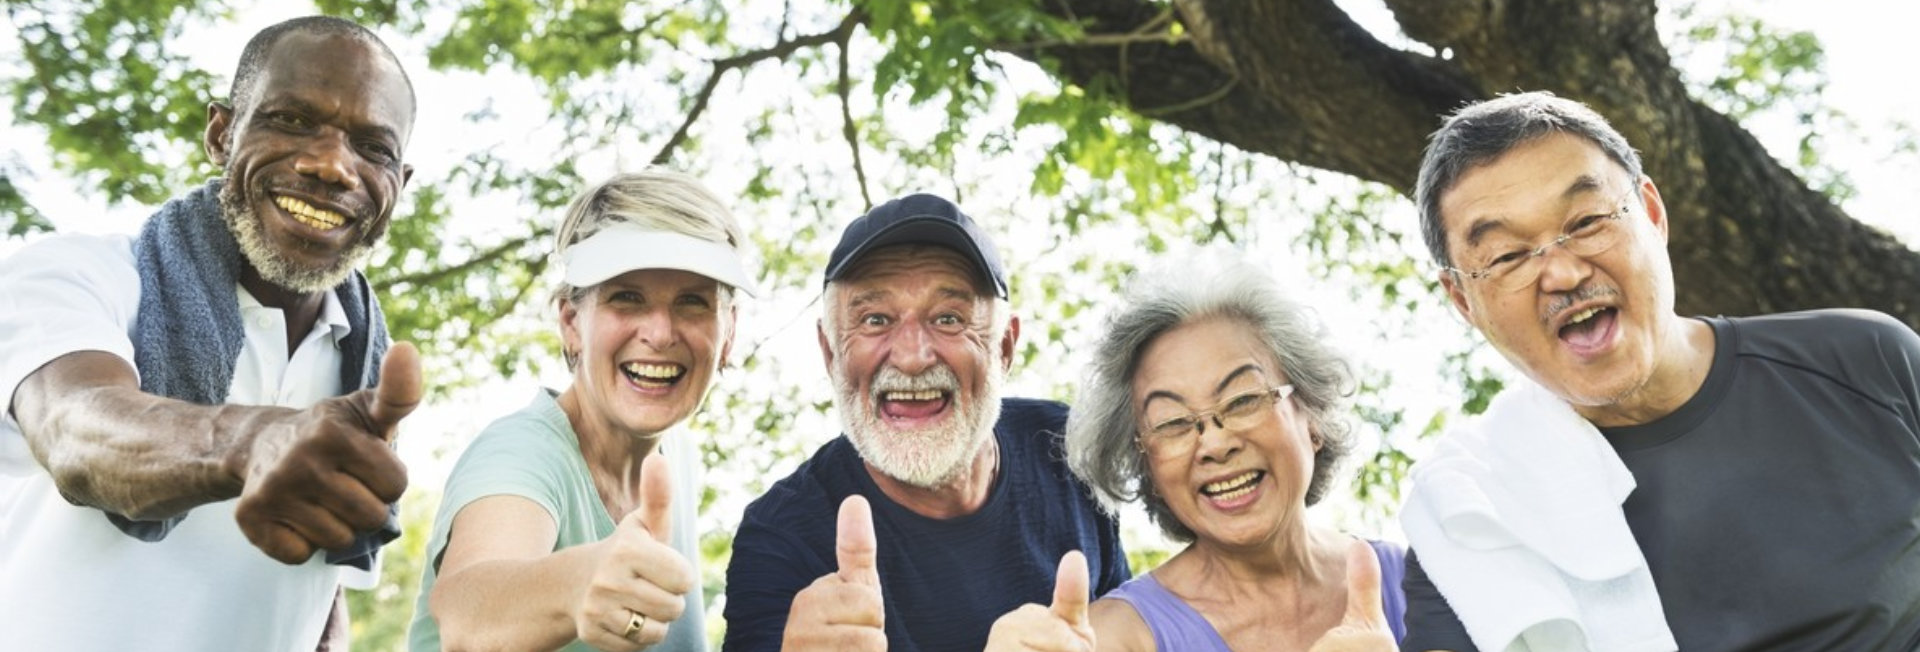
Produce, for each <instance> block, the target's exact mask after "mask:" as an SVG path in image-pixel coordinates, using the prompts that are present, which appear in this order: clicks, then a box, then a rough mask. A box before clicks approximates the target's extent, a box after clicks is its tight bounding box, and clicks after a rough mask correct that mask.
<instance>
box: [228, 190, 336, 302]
mask: <svg viewBox="0 0 1920 652" xmlns="http://www.w3.org/2000/svg"><path fill="white" fill-rule="evenodd" d="M256 192H257V191H256ZM220 212H221V213H222V214H224V215H225V217H226V218H227V228H228V229H229V230H231V231H233V239H234V240H235V241H236V242H237V243H239V245H240V253H241V254H242V255H244V256H246V257H247V262H248V263H251V264H252V265H253V269H254V271H257V272H259V273H260V278H261V279H263V280H265V281H266V282H268V283H272V284H274V285H277V286H280V287H283V288H286V289H288V290H292V291H294V292H301V293H314V292H325V291H327V290H331V289H333V288H335V287H338V286H339V285H340V284H341V283H344V282H346V280H347V277H348V276H349V275H351V274H353V270H355V269H357V268H359V267H360V265H361V264H362V263H365V262H366V261H367V259H368V258H370V257H372V256H373V239H363V240H361V241H359V242H355V243H353V244H352V245H351V246H349V247H348V248H347V251H346V252H345V253H343V254H341V256H340V260H339V261H338V262H336V263H335V264H334V265H333V266H331V267H325V268H320V269H313V268H308V267H301V266H298V265H295V264H293V262H292V261H289V260H287V259H285V258H282V257H281V256H280V254H279V253H278V252H276V251H274V249H273V245H272V244H270V243H268V242H267V237H266V235H265V234H262V233H261V232H260V231H261V229H262V228H264V227H262V225H261V220H263V219H265V218H263V217H261V216H260V215H259V214H257V213H255V212H254V210H253V206H252V205H251V204H248V203H247V198H246V197H244V196H242V195H241V193H240V189H239V187H238V186H237V185H236V182H235V181H234V180H233V176H232V175H231V173H229V175H228V177H227V184H226V185H225V186H222V187H221V188H220Z"/></svg>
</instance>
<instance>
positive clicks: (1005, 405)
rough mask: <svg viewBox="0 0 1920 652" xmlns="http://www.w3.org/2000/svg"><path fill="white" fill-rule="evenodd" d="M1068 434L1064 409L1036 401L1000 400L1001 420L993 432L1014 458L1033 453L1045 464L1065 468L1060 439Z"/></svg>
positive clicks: (1051, 402)
mask: <svg viewBox="0 0 1920 652" xmlns="http://www.w3.org/2000/svg"><path fill="white" fill-rule="evenodd" d="M1066 430H1067V405H1066V404H1065V403H1061V402H1059V401H1049V400H1045V399H1036V398H1003V399H1000V420H999V421H998V422H996V423H995V424H994V431H995V432H996V433H997V435H998V437H999V439H1000V441H1001V442H1002V443H1003V444H1005V445H1008V446H1010V447H1012V448H1013V449H1014V450H1015V453H1014V454H1023V453H1022V452H1021V451H1026V450H1032V451H1034V452H1036V453H1038V454H1040V455H1041V456H1042V457H1044V458H1045V459H1047V460H1059V461H1062V463H1063V464H1064V460H1065V459H1066V456H1065V454H1064V453H1063V452H1062V450H1061V436H1062V434H1063V433H1065V432H1066Z"/></svg>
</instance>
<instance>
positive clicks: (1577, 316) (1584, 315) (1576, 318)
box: [1567, 308, 1606, 326]
mask: <svg viewBox="0 0 1920 652" xmlns="http://www.w3.org/2000/svg"><path fill="white" fill-rule="evenodd" d="M1602 310H1606V308H1588V309H1586V310H1582V311H1580V312H1578V313H1574V315H1573V318H1572V319H1568V320H1567V325H1568V326H1572V325H1574V324H1578V323H1580V322H1583V321H1586V320H1589V319H1593V316H1594V315H1598V314H1600V311H1602Z"/></svg>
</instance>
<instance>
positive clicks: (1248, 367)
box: [1140, 362, 1261, 406]
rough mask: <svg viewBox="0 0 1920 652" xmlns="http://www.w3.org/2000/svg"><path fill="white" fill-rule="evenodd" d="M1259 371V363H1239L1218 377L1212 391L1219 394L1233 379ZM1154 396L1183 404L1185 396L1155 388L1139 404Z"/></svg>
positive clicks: (1151, 399) (1151, 400) (1144, 403)
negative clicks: (1233, 368) (1238, 365)
mask: <svg viewBox="0 0 1920 652" xmlns="http://www.w3.org/2000/svg"><path fill="white" fill-rule="evenodd" d="M1260 371H1261V369H1260V365H1256V364H1253V363H1251V362H1249V363H1247V364H1243V365H1240V368H1238V369H1235V370H1233V371H1232V372H1230V373H1228V374H1227V376H1226V377H1225V378H1221V379H1220V384H1218V385H1215V386H1214V387H1213V393H1214V394H1215V395H1219V394H1220V392H1224V391H1226V390H1227V387H1228V386H1229V385H1232V384H1233V381H1235V380H1239V379H1240V377H1241V376H1244V375H1247V374H1249V373H1259V372H1260ZM1156 398H1164V399H1170V400H1172V401H1173V402H1175V403H1180V404H1182V405H1185V400H1184V399H1185V397H1183V396H1181V395H1179V394H1175V393H1173V392H1169V391H1167V390H1164V389H1156V390H1153V391H1152V392H1148V393H1147V396H1146V398H1143V399H1140V405H1142V406H1145V405H1146V404H1148V403H1152V402H1153V399H1156Z"/></svg>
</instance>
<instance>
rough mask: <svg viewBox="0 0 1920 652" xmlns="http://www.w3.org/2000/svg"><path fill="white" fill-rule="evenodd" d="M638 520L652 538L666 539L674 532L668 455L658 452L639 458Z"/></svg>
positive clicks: (659, 540) (657, 539)
mask: <svg viewBox="0 0 1920 652" xmlns="http://www.w3.org/2000/svg"><path fill="white" fill-rule="evenodd" d="M638 511H639V512H640V524H641V525H643V526H645V527H646V528H647V532H649V533H652V534H653V540H655V541H658V542H660V543H667V538H668V537H669V536H671V535H672V534H673V474H672V473H669V472H668V471H667V458H666V457H665V456H662V455H661V454H659V453H657V452H656V453H652V454H650V455H647V459H645V460H641V462H640V509H639V510H638Z"/></svg>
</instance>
